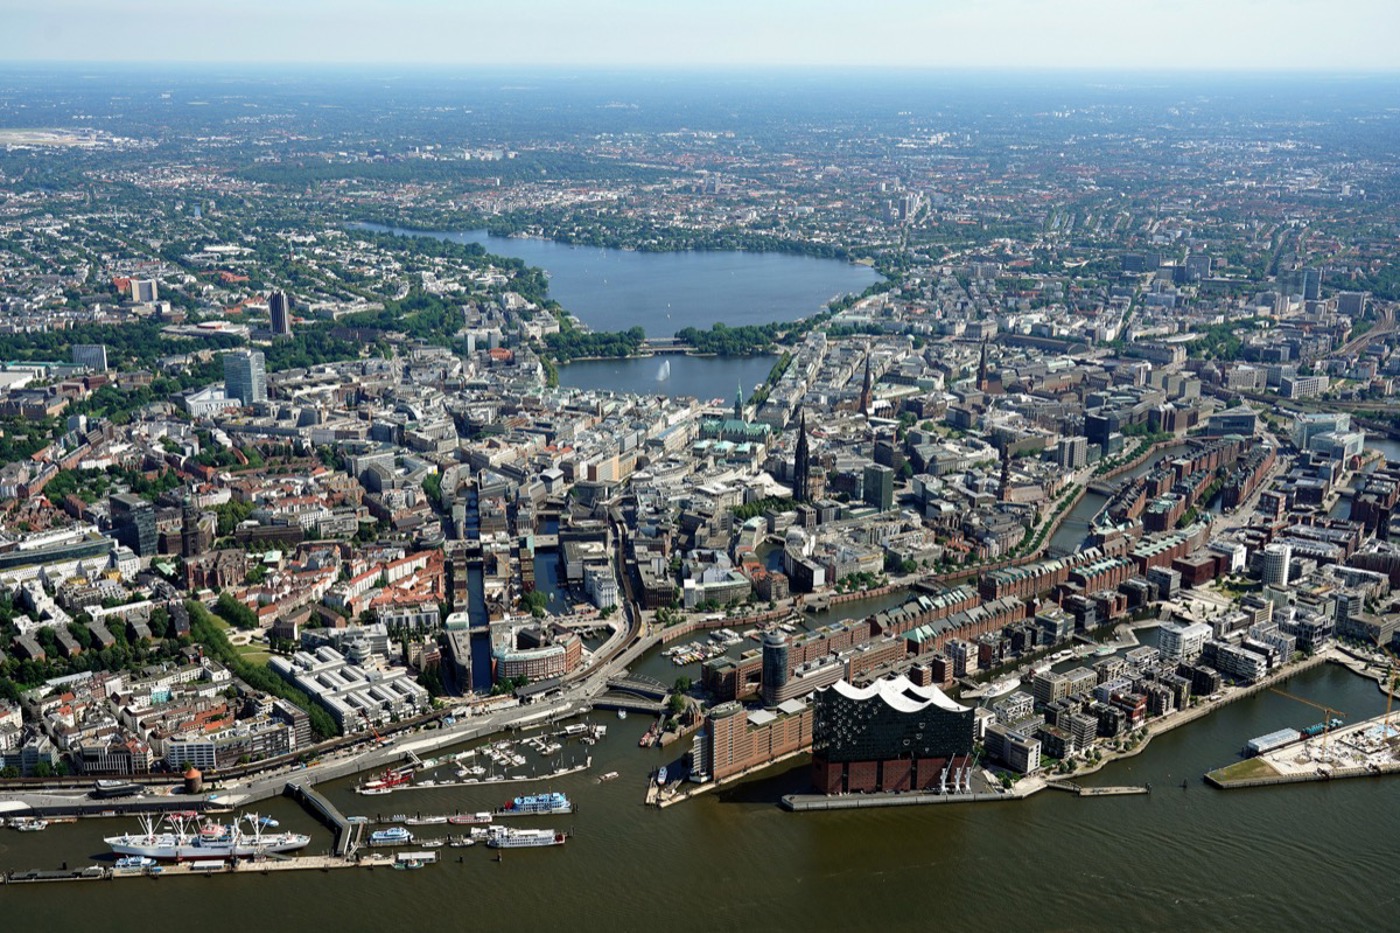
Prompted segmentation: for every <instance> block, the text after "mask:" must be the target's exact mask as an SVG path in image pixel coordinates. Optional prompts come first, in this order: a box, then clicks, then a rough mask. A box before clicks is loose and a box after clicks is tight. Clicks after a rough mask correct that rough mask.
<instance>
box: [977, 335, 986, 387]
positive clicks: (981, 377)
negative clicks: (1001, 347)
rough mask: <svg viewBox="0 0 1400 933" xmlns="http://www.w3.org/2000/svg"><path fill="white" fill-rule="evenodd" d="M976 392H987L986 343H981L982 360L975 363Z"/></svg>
mask: <svg viewBox="0 0 1400 933" xmlns="http://www.w3.org/2000/svg"><path fill="white" fill-rule="evenodd" d="M977 391H978V392H986V391H987V341H985V340H983V341H982V358H981V360H979V361H978V363H977Z"/></svg>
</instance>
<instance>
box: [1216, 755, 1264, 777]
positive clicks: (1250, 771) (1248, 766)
mask: <svg viewBox="0 0 1400 933" xmlns="http://www.w3.org/2000/svg"><path fill="white" fill-rule="evenodd" d="M1211 774H1212V776H1214V777H1215V779H1216V780H1218V781H1227V782H1228V781H1249V780H1253V779H1255V778H1264V777H1276V776H1277V775H1278V769H1277V768H1275V767H1274V766H1273V765H1271V764H1269V763H1268V762H1267V761H1265V760H1264V759H1262V758H1248V759H1246V760H1244V761H1237V762H1235V763H1234V764H1232V765H1228V766H1226V767H1224V768H1221V769H1219V770H1217V771H1212V772H1211Z"/></svg>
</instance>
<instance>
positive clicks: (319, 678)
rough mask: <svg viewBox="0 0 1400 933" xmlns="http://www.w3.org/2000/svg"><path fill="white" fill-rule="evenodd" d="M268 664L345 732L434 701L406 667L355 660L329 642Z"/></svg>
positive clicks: (378, 723) (392, 717)
mask: <svg viewBox="0 0 1400 933" xmlns="http://www.w3.org/2000/svg"><path fill="white" fill-rule="evenodd" d="M362 660H366V659H363V658H362ZM267 665H268V667H270V668H272V670H273V672H274V673H276V674H278V675H279V676H281V677H282V678H284V679H285V680H288V681H290V682H291V683H292V684H294V685H296V686H297V687H298V688H300V689H301V690H302V691H304V692H305V693H306V694H307V695H308V696H310V697H311V698H312V699H314V700H316V702H318V703H320V704H321V706H323V707H324V708H325V709H326V711H327V712H329V713H330V714H331V716H332V718H334V719H335V721H336V724H337V725H338V726H339V727H340V729H341V731H343V732H346V733H351V732H359V731H362V730H365V729H367V728H369V727H370V726H371V725H383V724H385V723H387V722H390V721H391V720H393V719H395V718H402V717H404V716H411V715H413V714H414V713H417V712H420V711H422V710H424V709H427V708H428V707H430V706H431V705H432V704H431V701H430V699H429V697H428V691H426V690H424V689H423V688H422V687H420V686H419V685H418V684H417V683H416V682H415V681H414V679H413V677H412V676H411V675H410V673H409V671H408V670H407V669H406V668H401V667H400V668H385V667H379V666H374V665H373V664H370V665H369V666H366V665H365V664H360V663H353V662H352V660H351V659H350V658H347V657H346V656H345V655H343V654H341V653H340V652H339V651H337V650H336V649H334V648H332V647H330V646H329V645H322V646H321V647H319V648H317V649H316V650H315V651H314V652H311V651H298V652H296V653H295V654H293V655H292V656H291V657H289V658H287V657H281V656H274V657H272V658H271V659H269V660H268V662H267Z"/></svg>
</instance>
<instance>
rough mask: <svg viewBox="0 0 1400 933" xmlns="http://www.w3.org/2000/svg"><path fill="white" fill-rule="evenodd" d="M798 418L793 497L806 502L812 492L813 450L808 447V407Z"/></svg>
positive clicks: (794, 455) (793, 467)
mask: <svg viewBox="0 0 1400 933" xmlns="http://www.w3.org/2000/svg"><path fill="white" fill-rule="evenodd" d="M801 411H802V413H801V415H800V416H799V417H798V419H797V449H796V452H795V453H794V454H793V459H792V497H793V498H794V499H796V500H797V501H798V502H806V501H808V500H809V499H810V498H811V493H812V452H811V450H810V449H809V448H808V447H807V409H806V408H803V409H802V410H801Z"/></svg>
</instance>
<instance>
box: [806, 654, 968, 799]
mask: <svg viewBox="0 0 1400 933" xmlns="http://www.w3.org/2000/svg"><path fill="white" fill-rule="evenodd" d="M974 721H975V713H974V710H973V709H972V708H971V707H968V706H963V705H961V704H959V703H955V702H953V700H951V699H949V698H948V696H947V695H946V694H945V693H944V692H943V691H942V690H940V689H939V688H938V687H935V686H932V685H930V686H926V687H919V686H916V685H915V684H914V683H913V682H912V681H910V680H909V679H908V678H907V677H904V676H903V675H900V676H898V677H891V678H885V679H882V680H878V681H876V682H875V683H873V684H870V685H869V686H866V687H855V686H852V685H851V684H850V683H847V682H846V681H844V680H843V681H838V682H837V683H835V684H833V685H831V686H830V687H826V688H824V689H822V690H819V691H817V693H816V695H815V696H814V698H813V718H812V775H813V782H814V783H815V784H816V787H817V789H818V790H819V791H821V792H822V793H824V794H846V793H853V792H879V791H904V790H933V791H937V792H940V793H949V792H956V791H965V790H969V789H970V784H969V781H970V779H971V774H970V764H971V756H972V745H973V739H974Z"/></svg>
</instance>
